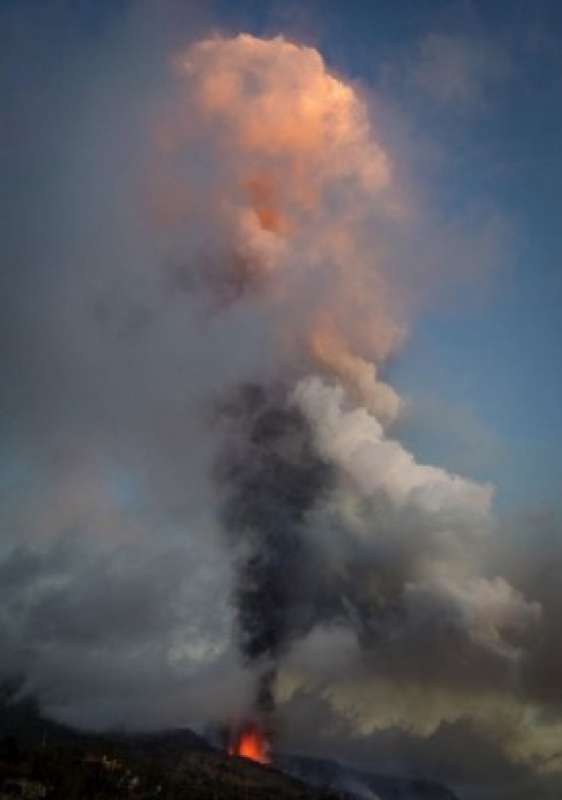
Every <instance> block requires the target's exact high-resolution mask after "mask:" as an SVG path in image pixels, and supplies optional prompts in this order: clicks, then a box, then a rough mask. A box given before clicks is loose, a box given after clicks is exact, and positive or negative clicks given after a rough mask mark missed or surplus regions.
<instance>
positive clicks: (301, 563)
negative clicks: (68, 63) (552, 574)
mask: <svg viewBox="0 0 562 800" xmlns="http://www.w3.org/2000/svg"><path fill="white" fill-rule="evenodd" d="M176 68H177V70H178V73H179V81H180V83H181V84H182V86H183V84H185V89H183V90H180V97H181V96H182V94H183V96H184V103H185V115H182V114H180V117H179V120H177V119H176V120H173V121H172V122H170V124H169V126H167V127H165V130H164V132H163V133H162V135H164V133H165V134H166V147H167V153H168V155H169V157H170V158H171V159H172V161H174V160H177V159H179V158H180V157H181V155H182V154H183V153H186V154H188V155H189V158H190V159H192V160H193V163H194V164H199V163H201V162H204V163H205V164H206V165H208V164H212V167H211V174H210V175H208V174H205V176H204V179H202V176H201V175H200V174H199V173H198V172H197V173H194V171H193V168H191V171H188V172H187V174H186V175H185V176H184V181H185V191H184V192H183V194H182V193H180V195H182V196H183V197H184V200H183V202H184V203H185V204H186V205H185V206H180V208H178V209H177V216H176V218H175V219H172V220H171V221H169V223H168V224H169V226H170V229H171V230H172V231H173V234H172V238H173V239H174V241H175V243H176V244H175V246H176V247H178V248H179V250H178V252H180V251H181V248H187V264H186V265H185V266H184V267H183V274H184V276H189V280H188V281H187V285H188V287H189V289H190V291H191V292H194V293H196V294H198V295H200V296H202V297H207V298H208V300H207V302H209V303H210V304H212V305H213V307H214V308H215V309H216V311H217V313H219V314H220V313H232V308H233V307H237V306H240V307H243V308H246V309H249V310H250V313H252V311H251V309H255V308H257V309H259V310H260V311H261V313H264V314H265V316H266V321H267V324H268V327H269V328H270V330H271V334H270V337H269V340H268V341H269V343H270V347H271V354H270V358H271V363H272V364H273V370H272V374H267V373H266V374H265V375H264V376H263V377H262V378H261V381H259V382H258V383H257V384H256V385H249V386H244V385H240V386H236V385H235V386H233V389H232V394H231V395H229V397H228V401H225V405H224V408H223V412H222V417H223V423H224V425H223V428H224V429H225V430H224V435H225V437H226V444H225V446H224V448H222V449H221V450H219V453H218V457H217V459H218V460H217V469H216V476H217V477H218V484H219V486H220V489H221V504H222V515H221V521H222V525H223V527H224V529H225V531H226V533H227V538H228V539H229V541H230V542H231V544H233V545H234V546H235V547H237V548H238V550H237V551H236V552H235V571H236V579H235V580H236V587H235V590H234V601H235V606H236V609H237V638H238V642H239V645H240V648H241V651H242V653H243V655H244V658H245V659H246V660H247V661H249V662H253V664H252V666H253V667H255V668H256V669H257V671H258V673H259V674H260V675H261V677H260V679H259V689H258V690H257V695H258V705H260V704H261V705H265V706H267V707H271V706H272V704H273V695H274V691H275V687H274V683H273V679H274V677H275V676H276V675H277V672H278V670H279V669H280V668H281V665H282V662H283V659H284V658H286V657H288V656H289V654H290V652H291V649H292V648H293V647H296V646H297V645H296V644H295V641H298V640H299V639H301V640H302V639H305V638H306V637H307V636H314V635H315V631H316V629H317V626H319V625H323V626H327V625H330V626H341V625H347V626H351V628H352V630H354V632H355V635H356V636H357V641H358V642H359V646H360V647H364V648H365V651H366V652H371V651H372V653H373V655H372V657H373V658H374V659H375V660H377V661H380V665H379V669H385V665H384V662H385V661H392V660H394V659H398V660H399V661H400V667H399V669H403V668H404V666H403V665H402V662H403V661H406V660H407V659H404V658H403V657H401V651H402V650H404V649H405V650H407V649H408V648H409V647H411V642H412V639H413V640H417V642H418V646H419V647H420V648H424V647H428V646H429V647H430V648H431V649H432V645H433V644H434V645H435V647H440V648H447V649H448V647H449V644H448V641H447V640H449V641H450V642H454V646H455V647H456V648H458V652H462V653H464V656H463V657H464V658H465V659H466V660H467V661H466V663H467V664H469V665H470V666H469V668H468V670H469V672H470V671H474V670H475V668H476V665H477V664H486V665H488V666H487V667H483V668H485V669H489V670H491V671H492V672H495V673H497V674H498V675H503V676H504V677H505V676H507V675H508V674H509V673H510V672H512V671H513V670H514V669H516V665H517V661H518V658H519V657H520V654H521V652H522V649H521V647H522V642H523V641H524V640H525V636H526V635H527V632H528V631H529V629H531V628H532V627H533V624H534V623H535V622H536V621H537V620H538V617H539V608H538V606H536V605H533V604H532V603H529V602H527V601H526V600H525V599H524V598H523V597H522V596H521V595H520V594H519V593H518V592H517V591H515V590H514V589H513V588H512V587H511V586H510V585H509V583H508V582H507V581H506V580H504V579H503V578H501V577H497V576H495V575H492V576H487V575H485V574H483V547H482V542H483V540H485V539H486V538H487V537H488V536H489V534H490V531H491V528H492V526H493V521H492V519H491V516H490V505H491V500H492V489H491V487H490V486H486V485H480V484H477V483H474V482H472V481H470V480H465V479H463V478H461V477H459V476H456V475H451V474H449V473H447V472H446V471H444V470H442V469H440V468H437V467H431V466H423V465H419V464H417V463H416V462H415V460H414V458H413V456H412V455H411V454H410V453H408V452H407V451H406V450H405V449H404V448H403V447H402V446H401V445H400V444H399V443H398V442H397V441H395V440H394V439H392V438H391V436H390V435H389V433H388V432H387V430H388V428H389V426H391V425H392V423H393V421H395V420H396V418H397V415H399V413H400V408H401V400H400V398H399V397H398V395H397V394H396V392H395V391H394V390H393V389H392V387H391V386H389V385H388V384H387V383H385V382H384V381H383V380H382V379H381V377H380V370H381V369H383V368H384V364H385V362H386V360H387V359H388V358H389V357H390V356H391V355H392V354H393V353H395V352H396V350H397V348H398V347H399V345H400V343H401V341H402V340H403V337H404V335H405V332H406V326H405V323H406V310H407V308H408V302H407V301H406V300H405V299H403V296H404V294H405V293H406V294H407V292H406V289H405V287H404V286H403V285H401V281H400V280H399V279H398V278H397V276H395V275H394V274H393V272H392V270H391V269H390V268H389V265H388V260H387V258H385V251H384V247H383V246H382V245H379V242H378V240H377V227H378V226H380V225H381V222H382V221H383V220H386V222H387V224H392V225H397V226H400V225H403V226H407V213H406V211H405V209H404V208H402V207H401V204H400V202H399V197H400V192H399V190H398V188H396V187H395V185H394V181H393V167H392V159H391V157H390V156H389V155H388V154H387V153H386V152H385V149H384V148H383V146H382V145H381V144H380V142H379V141H378V139H377V134H376V120H374V123H371V122H370V121H369V117H368V114H367V109H366V106H365V104H364V102H363V101H362V99H361V97H360V96H359V95H358V93H357V92H356V91H355V90H354V89H353V88H352V87H351V86H350V85H347V84H346V83H344V82H343V81H341V80H339V79H337V78H336V77H334V76H333V75H331V74H330V72H329V71H328V70H327V69H326V67H325V65H324V63H323V61H322V58H321V57H320V55H319V53H318V52H317V51H315V50H314V49H312V48H307V47H302V46H298V45H296V44H293V43H290V42H288V41H286V40H284V39H283V38H281V37H279V38H276V39H271V40H263V39H257V38H254V37H252V36H249V35H241V36H236V37H234V38H221V37H216V38H213V39H208V40H205V41H202V42H198V43H196V44H195V45H193V46H192V47H191V48H190V49H189V50H188V51H187V52H186V53H185V54H182V55H181V56H179V57H178V58H177V61H176ZM198 154H199V156H198ZM164 188H165V187H164ZM195 192H197V206H198V210H195V209H194V202H195V201H194V200H193V198H194V193H195ZM190 198H191V202H190ZM199 214H202V215H203V218H199ZM202 228H203V229H204V230H205V231H206V232H205V235H204V237H202V236H201V229H202ZM184 264H185V256H184ZM233 346H234V348H236V343H233ZM424 642H425V643H426V644H425V645H424ZM442 657H443V658H444V659H445V661H446V659H447V658H448V656H447V655H446V652H443V656H442ZM421 658H423V656H422V657H421ZM436 674H437V672H436ZM430 680H431V679H430Z"/></svg>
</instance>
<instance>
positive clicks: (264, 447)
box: [216, 385, 332, 712]
mask: <svg viewBox="0 0 562 800" xmlns="http://www.w3.org/2000/svg"><path fill="white" fill-rule="evenodd" d="M223 420H224V421H225V422H226V428H227V430H226V435H227V440H226V445H225V447H224V449H223V450H222V451H221V452H220V454H219V460H218V463H217V467H216V476H217V479H218V482H219V484H220V485H221V487H222V488H223V494H224V499H223V510H222V521H223V524H224V527H225V530H226V532H227V534H228V536H229V538H230V540H231V543H232V545H233V546H234V547H235V548H236V555H235V558H236V561H237V582H236V588H235V605H236V608H237V619H238V637H237V638H238V642H239V646H240V648H241V651H242V653H243V654H244V657H245V658H246V659H247V660H248V662H250V665H251V666H253V665H254V664H253V662H257V664H258V667H260V668H261V677H260V682H259V687H258V690H257V695H256V704H257V709H258V710H259V711H265V712H267V711H271V710H273V705H274V697H273V682H274V680H275V675H276V666H277V662H278V659H279V658H280V657H281V656H282V655H283V654H284V653H285V652H286V651H287V648H288V646H289V644H290V642H291V639H292V638H294V637H295V636H297V635H301V636H302V635H303V634H304V633H305V632H306V631H307V630H308V629H310V628H311V627H312V626H313V624H314V622H315V620H314V619H311V618H310V598H309V597H307V589H308V587H309V584H308V582H307V580H310V577H311V575H310V572H311V563H312V564H314V560H313V551H312V550H311V548H310V544H309V543H308V542H307V541H306V537H305V533H304V531H305V526H306V524H307V516H308V514H309V512H310V511H311V510H312V508H313V507H314V505H315V503H317V502H318V501H319V500H320V499H321V498H322V496H323V495H325V494H326V492H327V491H328V489H329V487H330V484H331V482H332V470H331V468H330V466H329V465H328V464H327V462H325V461H323V460H322V459H321V458H320V457H319V456H318V454H317V453H316V450H315V446H314V442H313V437H312V431H311V429H310V426H309V424H308V422H307V420H306V418H305V416H304V415H303V414H302V413H301V412H300V410H299V409H298V408H297V407H296V406H294V405H293V406H291V405H289V403H288V402H287V399H286V398H285V397H284V394H283V392H282V390H281V389H271V388H264V387H261V386H259V385H247V386H243V387H241V388H239V389H238V390H237V391H236V392H235V393H234V395H233V397H231V398H230V399H229V402H228V404H227V405H225V406H224V407H223Z"/></svg>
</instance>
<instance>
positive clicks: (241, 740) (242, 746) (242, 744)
mask: <svg viewBox="0 0 562 800" xmlns="http://www.w3.org/2000/svg"><path fill="white" fill-rule="evenodd" d="M228 754H229V755H230V756H240V757H241V758H249V759H250V760H251V761H258V762H259V763H260V764H269V762H270V760H271V759H270V755H269V743H268V741H267V738H266V737H265V736H264V734H263V732H262V731H260V730H259V728H258V727H257V726H256V725H246V726H245V727H244V728H242V729H241V730H239V731H238V732H237V733H236V735H235V736H234V737H233V738H232V740H231V742H230V745H229V747H228Z"/></svg>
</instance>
